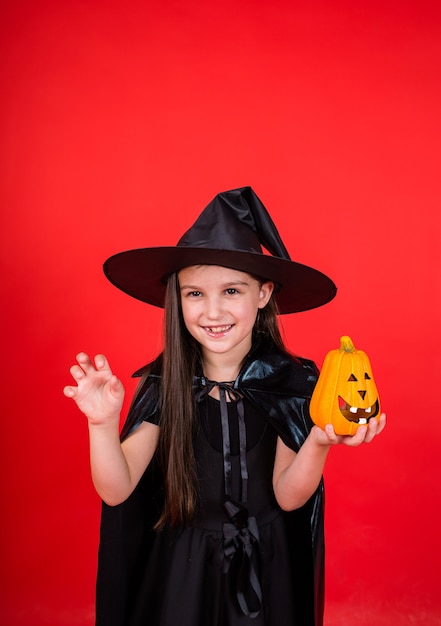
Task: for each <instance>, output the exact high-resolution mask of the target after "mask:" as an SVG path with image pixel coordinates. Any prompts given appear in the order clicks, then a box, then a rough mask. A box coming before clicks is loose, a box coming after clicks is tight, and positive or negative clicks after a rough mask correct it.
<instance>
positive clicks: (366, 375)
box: [364, 372, 371, 380]
mask: <svg viewBox="0 0 441 626" xmlns="http://www.w3.org/2000/svg"><path fill="white" fill-rule="evenodd" d="M364 377H365V380H371V377H370V376H369V374H368V373H367V372H366V373H365V375H364Z"/></svg>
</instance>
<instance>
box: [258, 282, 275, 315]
mask: <svg viewBox="0 0 441 626" xmlns="http://www.w3.org/2000/svg"><path fill="white" fill-rule="evenodd" d="M273 291H274V283H271V282H267V283H262V284H261V286H260V292H259V306H258V308H259V309H263V308H264V307H266V305H267V304H268V302H269V300H270V298H271V294H272V293H273Z"/></svg>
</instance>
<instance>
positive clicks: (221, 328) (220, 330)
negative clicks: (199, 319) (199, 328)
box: [207, 324, 231, 333]
mask: <svg viewBox="0 0 441 626" xmlns="http://www.w3.org/2000/svg"><path fill="white" fill-rule="evenodd" d="M230 328H231V324H229V325H228V326H215V327H211V328H208V327H207V330H208V331H209V332H210V333H224V332H225V331H227V330H229V329H230Z"/></svg>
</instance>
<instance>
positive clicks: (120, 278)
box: [104, 246, 337, 314]
mask: <svg viewBox="0 0 441 626" xmlns="http://www.w3.org/2000/svg"><path fill="white" fill-rule="evenodd" d="M192 265H220V266H223V267H229V268H232V269H236V270H239V271H242V272H247V273H249V274H252V275H254V276H257V277H259V278H263V279H265V280H269V281H273V282H274V283H275V284H276V293H275V299H276V302H277V306H278V309H279V312H280V313H281V314H286V313H297V312H300V311H306V310H309V309H314V308H316V307H319V306H322V305H324V304H326V303H327V302H329V301H330V300H332V299H333V298H334V296H335V295H336V293H337V288H336V286H335V284H334V282H333V281H332V280H331V279H330V278H329V277H328V276H326V275H325V274H323V273H322V272H320V271H318V270H316V269H314V268H312V267H309V266H307V265H303V264H301V263H297V262H295V261H291V260H286V259H281V258H278V257H274V256H270V255H267V254H261V253H258V252H246V251H240V250H225V249H218V248H201V247H179V246H176V247H156V248H139V249H136V250H127V251H125V252H120V253H118V254H115V255H114V256H111V257H110V258H109V259H107V261H106V262H105V263H104V273H105V275H106V277H107V278H108V279H109V281H110V282H111V283H112V284H113V285H115V287H117V288H118V289H120V290H121V291H123V292H125V293H126V294H128V295H130V296H132V297H133V298H136V299H138V300H141V301H142V302H146V303H148V304H151V305H153V306H158V307H163V306H164V298H165V290H166V282H167V278H168V277H169V276H170V275H171V274H172V273H174V272H176V271H179V270H181V269H183V268H185V267H190V266H192Z"/></svg>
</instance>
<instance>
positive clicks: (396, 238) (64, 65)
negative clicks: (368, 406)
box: [0, 0, 441, 626]
mask: <svg viewBox="0 0 441 626" xmlns="http://www.w3.org/2000/svg"><path fill="white" fill-rule="evenodd" d="M0 11H1V14H0V28H1V37H0V40H1V43H0V46H1V50H0V52H1V54H0V64H1V91H2V93H1V98H0V110H1V120H0V124H1V145H2V148H1V156H0V158H1V162H0V177H1V181H0V182H1V188H0V194H1V199H0V200H1V204H0V207H1V239H2V243H1V250H0V254H1V272H2V276H1V293H2V306H1V308H0V315H1V326H0V328H1V331H2V340H1V346H2V358H1V368H2V372H1V385H2V394H1V398H2V402H1V420H2V422H1V424H2V436H1V444H0V445H1V465H2V469H1V490H2V495H1V502H2V512H1V544H2V545H1V557H2V568H1V571H2V573H1V581H0V583H1V584H0V590H1V591H0V594H1V601H0V621H1V623H2V624H8V626H29V625H30V624H32V626H40V625H54V626H55V625H56V626H60V625H61V624H66V625H71V626H73V625H82V626H91V625H92V623H93V596H94V577H95V567H96V548H97V541H98V523H99V501H98V498H97V496H96V495H95V493H94V492H93V489H92V486H91V482H90V478H89V469H88V445H87V428H86V423H85V419H84V418H83V417H82V416H81V415H80V414H79V413H78V412H77V410H76V409H75V407H74V405H73V403H71V402H70V401H68V400H67V399H65V398H64V397H63V395H62V387H63V386H64V385H65V384H67V382H68V381H69V379H70V378H69V374H68V368H69V366H70V364H71V362H72V359H73V357H74V355H75V354H76V353H77V352H78V351H79V350H87V351H89V352H91V353H96V352H99V351H103V352H105V353H106V354H107V355H108V357H109V359H110V360H111V362H112V363H113V365H114V369H115V370H116V371H117V372H118V373H119V375H120V376H121V378H122V379H123V381H124V382H125V383H126V385H127V387H128V389H129V392H131V391H132V390H133V388H134V387H133V383H132V381H131V380H130V373H131V372H132V371H133V370H134V369H136V368H137V367H139V366H141V365H142V364H144V363H145V362H146V361H147V360H148V359H150V358H151V357H152V356H154V355H155V353H156V352H157V350H158V349H159V346H160V334H161V312H160V311H157V310H154V309H152V308H150V307H148V306H146V305H143V304H141V303H139V302H136V301H135V300H131V299H130V298H128V297H127V296H125V295H124V294H122V293H119V292H118V291H117V290H116V289H115V288H113V287H112V286H111V285H110V284H108V283H107V282H106V280H105V279H104V276H103V274H102V271H101V264H102V262H103V261H104V260H105V259H106V258H107V257H108V256H110V255H111V254H113V253H114V252H117V251H120V250H124V249H129V248H132V247H142V246H148V245H159V244H174V243H175V242H176V241H177V239H178V238H179V237H180V235H181V234H182V232H183V231H184V230H185V229H186V228H187V227H188V226H189V225H190V224H191V223H192V222H193V220H194V219H195V218H196V216H197V215H198V213H199V211H200V210H201V209H202V208H203V207H204V206H205V205H206V204H207V203H208V201H209V200H211V198H212V197H213V196H214V195H215V194H216V193H217V192H219V191H221V190H225V189H229V188H232V187H236V186H242V185H252V186H253V187H254V189H255V190H256V192H257V193H258V194H259V195H260V196H261V198H262V199H263V200H264V202H265V203H266V205H267V206H268V208H269V209H270V212H271V213H272V215H273V217H274V219H275V221H276V223H277V224H278V226H279V229H280V232H281V234H282V236H283V238H284V240H285V243H286V245H287V247H288V249H289V250H290V252H291V254H292V257H293V258H294V259H297V260H300V261H303V262H305V263H310V264H312V265H315V266H317V267H319V268H321V269H322V270H323V271H325V272H327V273H329V275H331V276H332V277H333V278H334V279H335V281H336V282H337V284H338V286H339V295H338V297H337V299H336V300H335V301H333V302H332V303H331V304H330V305H328V306H326V307H323V308H321V309H317V310H315V311H311V312H309V313H303V314H299V315H296V316H290V317H289V318H286V319H285V320H284V328H285V333H286V336H287V339H288V343H289V345H290V347H291V349H293V350H294V351H296V352H298V353H300V354H302V355H304V356H308V357H311V358H314V359H315V360H316V361H317V363H318V364H321V363H322V360H323V357H324V354H325V353H326V352H327V351H328V350H329V349H331V348H334V347H337V345H338V340H339V337H340V335H342V334H349V335H351V336H352V338H353V340H354V342H355V344H356V345H357V346H358V347H360V348H363V349H364V350H366V351H367V352H368V354H369V355H370V357H371V361H372V364H373V367H374V372H375V374H376V378H377V383H378V386H379V388H380V391H381V396H382V403H383V407H384V409H385V410H386V411H387V413H388V417H389V427H388V429H387V432H385V433H384V435H382V437H381V438H380V439H379V440H378V441H377V442H375V444H373V445H371V446H365V447H364V448H363V449H358V450H349V449H335V450H333V451H332V454H331V457H330V460H329V464H328V466H327V470H326V482H327V487H328V498H327V544H328V559H327V574H328V579H327V611H326V623H327V625H328V626H331V625H332V626H353V624H358V625H359V626H362V625H369V626H372V624H375V625H376V626H382V625H390V626H404V625H407V624H423V625H424V626H432V625H433V624H441V596H440V593H439V582H440V575H439V563H440V558H441V549H440V538H439V536H440V532H439V531H440V523H441V519H440V513H439V511H438V508H437V500H438V495H439V483H440V454H439V441H440V437H441V426H440V419H439V404H440V374H441V371H440V359H439V356H438V351H439V349H440V347H441V346H440V340H439V339H440V332H439V310H440V304H441V303H440V286H441V285H440V259H439V247H440V244H439V241H440V218H439V210H440V200H441V192H440V141H441V133H440V131H441V106H440V105H441V83H440V76H441V74H440V71H441V64H440V61H441V10H440V8H439V2H438V1H435V0H434V1H433V2H430V1H427V0H418V2H417V1H416V0H401V1H400V2H398V0H397V1H393V0H382V1H381V2H380V1H376V0H373V1H371V2H352V1H349V0H346V1H345V0H334V1H333V2H328V1H327V0H322V1H320V0H312V1H311V2H295V1H288V0H285V1H284V0H272V2H262V1H259V0H253V1H251V0H243V1H240V0H222V2H220V1H218V2H202V1H197V0H182V1H180V0H174V1H172V0H163V1H162V2H160V1H158V0H156V1H154V0H147V1H141V0H127V1H126V2H117V1H116V0H107V1H106V2H101V1H96V2H94V1H90V2H87V1H86V0H83V1H80V0H77V1H70V0H67V1H65V2H55V1H52V2H51V1H50V0H40V1H39V2H30V1H25V0H15V1H14V2H11V3H6V2H5V3H2V6H1V9H0ZM129 395H130V393H129Z"/></svg>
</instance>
